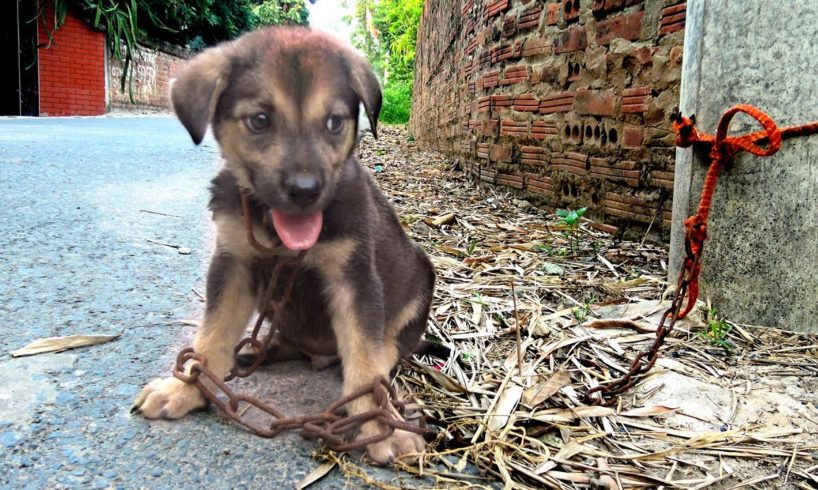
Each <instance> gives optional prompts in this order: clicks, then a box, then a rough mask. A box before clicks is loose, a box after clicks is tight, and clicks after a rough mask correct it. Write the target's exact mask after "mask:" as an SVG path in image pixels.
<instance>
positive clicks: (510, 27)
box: [503, 15, 517, 37]
mask: <svg viewBox="0 0 818 490" xmlns="http://www.w3.org/2000/svg"><path fill="white" fill-rule="evenodd" d="M516 32H517V18H516V17H515V16H514V15H508V16H506V19H505V20H504V21H503V36H505V37H512V36H514V34H515V33H516Z"/></svg>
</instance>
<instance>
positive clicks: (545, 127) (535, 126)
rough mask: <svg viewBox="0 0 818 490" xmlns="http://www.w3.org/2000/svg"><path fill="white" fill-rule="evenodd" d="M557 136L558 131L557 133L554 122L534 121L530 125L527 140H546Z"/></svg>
mask: <svg viewBox="0 0 818 490" xmlns="http://www.w3.org/2000/svg"><path fill="white" fill-rule="evenodd" d="M558 134H559V131H557V125H556V123H555V122H554V121H534V122H533V123H532V124H531V131H530V132H529V138H531V139H535V140H544V139H546V138H554V137H556V136H557V135H558Z"/></svg>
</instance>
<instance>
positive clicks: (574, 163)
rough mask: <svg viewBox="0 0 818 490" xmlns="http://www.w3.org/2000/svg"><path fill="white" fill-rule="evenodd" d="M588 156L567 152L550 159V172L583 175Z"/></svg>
mask: <svg viewBox="0 0 818 490" xmlns="http://www.w3.org/2000/svg"><path fill="white" fill-rule="evenodd" d="M587 163H588V155H583V154H582V153H574V152H567V153H562V154H559V155H554V156H552V157H551V170H552V171H554V172H567V173H571V174H575V175H585V172H586V166H587Z"/></svg>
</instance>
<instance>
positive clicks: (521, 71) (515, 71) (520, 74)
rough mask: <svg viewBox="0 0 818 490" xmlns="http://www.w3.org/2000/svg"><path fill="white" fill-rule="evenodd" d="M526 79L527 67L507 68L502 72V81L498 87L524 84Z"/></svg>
mask: <svg viewBox="0 0 818 490" xmlns="http://www.w3.org/2000/svg"><path fill="white" fill-rule="evenodd" d="M527 78H528V67H527V66H525V65H522V66H509V67H508V68H506V70H505V71H504V72H503V80H502V81H501V82H500V85H513V84H515V83H520V82H524V81H525V80H526V79H527Z"/></svg>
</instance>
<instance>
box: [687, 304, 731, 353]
mask: <svg viewBox="0 0 818 490" xmlns="http://www.w3.org/2000/svg"><path fill="white" fill-rule="evenodd" d="M732 330H733V326H732V325H730V324H729V323H727V322H726V321H724V320H722V319H720V318H719V317H717V316H716V310H715V309H713V308H710V309H708V310H707V327H705V330H704V331H702V332H699V333H697V334H696V336H697V337H699V338H701V339H703V340H705V341H707V342H708V343H709V344H710V345H713V346H715V347H720V348H722V349H724V350H725V351H726V352H728V353H732V352H733V350H735V344H734V343H733V342H732V341H731V340H730V339H728V338H727V337H728V336H729V335H730V332H731V331H732Z"/></svg>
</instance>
